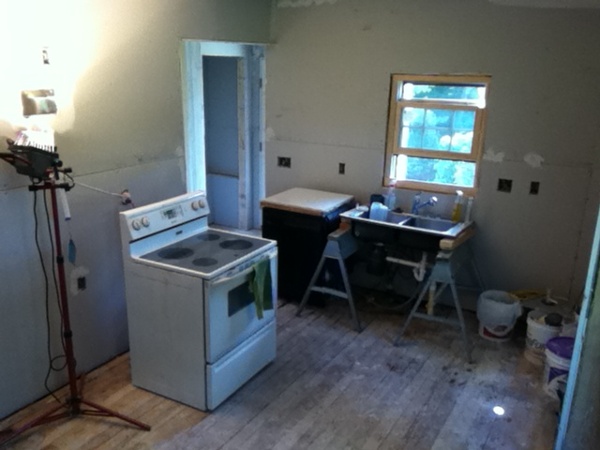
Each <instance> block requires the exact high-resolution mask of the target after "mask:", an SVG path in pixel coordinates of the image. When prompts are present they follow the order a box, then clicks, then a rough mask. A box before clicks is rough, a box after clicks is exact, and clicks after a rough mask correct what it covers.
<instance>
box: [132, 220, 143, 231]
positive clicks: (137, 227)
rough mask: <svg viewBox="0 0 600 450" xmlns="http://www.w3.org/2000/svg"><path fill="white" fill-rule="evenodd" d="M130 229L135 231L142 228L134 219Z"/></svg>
mask: <svg viewBox="0 0 600 450" xmlns="http://www.w3.org/2000/svg"><path fill="white" fill-rule="evenodd" d="M131 228H133V229H134V230H136V231H137V230H139V229H140V228H142V225H141V224H140V221H139V220H137V219H136V220H133V221H132V222H131Z"/></svg>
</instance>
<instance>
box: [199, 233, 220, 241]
mask: <svg viewBox="0 0 600 450" xmlns="http://www.w3.org/2000/svg"><path fill="white" fill-rule="evenodd" d="M220 238H221V236H219V235H218V234H216V233H204V234H202V235H200V236H198V239H199V240H200V241H217V240H219V239H220Z"/></svg>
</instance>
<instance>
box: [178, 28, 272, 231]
mask: <svg viewBox="0 0 600 450" xmlns="http://www.w3.org/2000/svg"><path fill="white" fill-rule="evenodd" d="M265 46H266V45H265V44H254V43H236V42H217V41H203V40H193V39H183V40H182V42H181V47H180V62H181V76H182V82H181V85H182V100H183V128H184V146H185V173H186V189H187V191H188V192H193V191H197V190H203V191H206V158H205V150H206V145H205V119H204V106H205V105H204V81H203V68H202V58H203V57H204V56H223V57H234V58H238V59H241V63H239V64H238V126H239V129H240V133H239V152H238V157H239V191H238V198H239V224H238V228H239V229H241V230H248V229H251V228H256V229H258V228H260V226H261V214H260V200H261V199H262V198H264V196H265V151H264V149H265V133H264V130H265V94H264V84H265V83H264V82H263V80H264V78H265Z"/></svg>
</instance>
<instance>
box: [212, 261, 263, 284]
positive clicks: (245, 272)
mask: <svg viewBox="0 0 600 450" xmlns="http://www.w3.org/2000/svg"><path fill="white" fill-rule="evenodd" d="M253 270H254V266H252V267H249V268H247V269H245V270H242V271H241V272H238V273H236V274H234V275H231V276H228V277H225V278H219V279H217V280H216V281H213V282H212V283H210V287H211V288H214V287H217V286H220V285H222V284H224V283H228V282H230V281H231V280H235V279H236V278H240V277H245V276H246V275H249V274H251V273H252V271H253Z"/></svg>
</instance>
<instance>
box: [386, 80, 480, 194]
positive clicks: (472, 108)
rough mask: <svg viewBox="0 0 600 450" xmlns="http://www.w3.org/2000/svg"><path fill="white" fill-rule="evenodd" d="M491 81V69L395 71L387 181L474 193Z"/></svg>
mask: <svg viewBox="0 0 600 450" xmlns="http://www.w3.org/2000/svg"><path fill="white" fill-rule="evenodd" d="M489 82H490V77H489V76H486V75H404V74H395V75H392V81H391V83H392V86H391V95H390V108H389V118H388V135H387V145H386V164H385V175H384V184H385V185H389V184H390V183H391V182H392V180H396V186H397V187H406V188H412V189H419V190H427V191H435V192H448V193H452V192H454V191H456V189H459V188H460V189H461V190H463V191H464V192H466V193H471V194H473V193H474V192H475V191H476V189H477V178H478V165H479V161H480V157H481V153H482V151H481V149H482V146H483V129H484V123H485V113H486V98H487V93H488V89H489Z"/></svg>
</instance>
